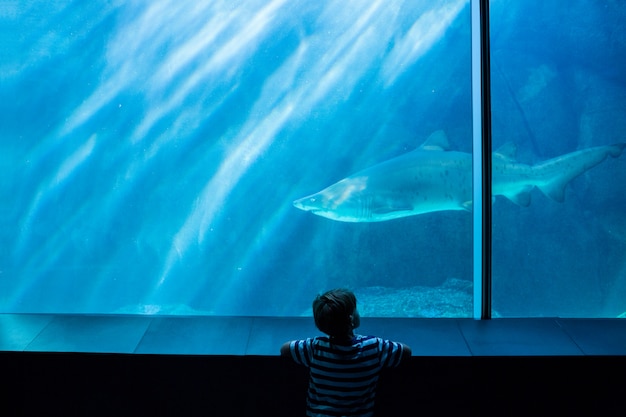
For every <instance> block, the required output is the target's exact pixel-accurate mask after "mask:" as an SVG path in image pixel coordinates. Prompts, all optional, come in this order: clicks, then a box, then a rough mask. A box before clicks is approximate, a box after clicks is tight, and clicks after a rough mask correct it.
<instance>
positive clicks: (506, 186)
mask: <svg viewBox="0 0 626 417" xmlns="http://www.w3.org/2000/svg"><path fill="white" fill-rule="evenodd" d="M625 147H626V143H618V144H614V145H607V146H598V147H593V148H587V149H583V150H579V151H576V152H571V153H568V154H565V155H562V156H559V157H556V158H552V159H549V160H547V161H544V162H541V163H538V164H535V165H527V164H521V163H519V162H517V161H516V159H515V147H514V146H513V145H512V144H508V145H505V146H504V147H502V148H500V149H499V150H498V151H496V152H494V154H493V159H492V195H493V196H494V197H495V196H497V195H502V196H505V197H506V198H508V199H509V200H511V201H513V202H515V203H517V204H519V205H522V206H528V205H529V204H530V191H531V190H532V189H533V188H534V187H537V188H539V189H540V190H541V191H542V192H543V193H544V194H545V195H547V196H548V197H550V198H552V199H553V200H556V201H563V198H564V191H565V186H566V185H567V184H568V183H569V182H570V181H571V180H572V179H574V178H576V177H577V176H579V175H580V174H582V173H583V172H585V171H587V170H588V169H590V168H592V167H594V166H596V165H598V164H599V163H601V162H602V161H604V160H605V159H606V158H607V157H608V156H612V157H618V156H619V155H620V154H621V153H622V151H623V149H624V148H625ZM293 205H294V206H295V207H297V208H299V209H301V210H305V211H310V212H311V213H313V214H316V215H318V216H322V217H326V218H329V219H332V220H337V221H343V222H380V221H386V220H392V219H397V218H401V217H407V216H414V215H418V214H423V213H429V212H433V211H442V210H471V208H472V156H471V154H469V153H465V152H456V151H449V150H448V141H447V138H446V136H445V134H444V133H443V132H442V131H437V132H435V133H433V134H432V135H431V136H430V137H429V138H428V139H427V140H426V142H425V143H424V144H423V145H422V146H421V147H419V148H418V149H416V150H414V151H412V152H409V153H406V154H404V155H400V156H398V157H396V158H393V159H389V160H387V161H384V162H381V163H379V164H377V165H374V166H372V167H370V168H367V169H365V170H363V171H359V172H357V173H355V174H353V175H351V176H349V177H347V178H344V179H342V180H341V181H339V182H337V183H335V184H333V185H331V186H329V187H327V188H325V189H323V190H322V191H320V192H318V193H315V194H312V195H310V196H307V197H303V198H300V199H298V200H296V201H294V202H293Z"/></svg>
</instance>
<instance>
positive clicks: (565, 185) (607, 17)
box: [490, 0, 626, 317]
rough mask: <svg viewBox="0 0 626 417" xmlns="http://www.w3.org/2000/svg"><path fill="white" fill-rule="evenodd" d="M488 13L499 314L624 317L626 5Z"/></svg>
mask: <svg viewBox="0 0 626 417" xmlns="http://www.w3.org/2000/svg"><path fill="white" fill-rule="evenodd" d="M490 12H491V79H492V108H493V147H494V150H496V156H494V159H493V188H494V194H496V195H499V196H498V197H496V201H495V205H494V212H493V310H494V314H493V315H494V317H497V316H504V317H511V316H563V317H616V316H619V315H621V314H623V313H624V311H626V256H625V254H626V216H624V207H626V193H625V192H624V190H625V188H624V187H625V186H626V157H625V156H624V155H622V156H621V158H620V157H619V155H620V153H623V152H622V150H623V148H624V142H625V141H626V139H625V136H624V134H625V133H626V117H624V114H626V113H625V112H626V82H625V81H626V58H625V57H626V30H625V29H626V3H624V2H619V1H602V2H599V1H592V0H589V1H577V2H569V3H568V4H567V7H564V6H563V3H562V2H559V1H544V0H533V1H513V0H511V1H505V0H500V1H493V2H491V10H490ZM507 144H512V145H507ZM614 144H617V145H614ZM515 148H517V152H515ZM502 196H504V197H502ZM531 200H532V203H531Z"/></svg>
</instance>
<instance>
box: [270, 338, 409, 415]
mask: <svg viewBox="0 0 626 417" xmlns="http://www.w3.org/2000/svg"><path fill="white" fill-rule="evenodd" d="M406 350H408V347H406V346H405V345H403V344H401V343H397V342H392V341H389V340H383V339H381V338H379V337H374V336H361V335H354V336H353V337H352V338H351V339H347V340H345V341H343V342H338V341H337V340H334V339H333V338H329V337H326V336H323V337H316V338H308V339H304V340H294V341H291V342H289V343H288V344H286V345H285V347H284V349H283V350H282V354H283V355H285V356H291V358H292V359H293V360H294V361H295V362H296V363H299V364H301V365H304V366H306V367H308V368H309V369H310V378H309V389H308V393H307V416H372V415H373V413H374V397H375V393H376V385H377V383H378V377H379V375H380V371H381V370H382V369H384V368H392V367H396V366H398V364H400V362H401V360H402V358H403V356H406V355H407V353H408V354H409V355H410V350H409V351H408V352H407V351H406Z"/></svg>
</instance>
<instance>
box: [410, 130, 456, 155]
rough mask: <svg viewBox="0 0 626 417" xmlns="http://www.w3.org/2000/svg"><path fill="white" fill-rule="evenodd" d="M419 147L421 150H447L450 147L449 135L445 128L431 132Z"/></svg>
mask: <svg viewBox="0 0 626 417" xmlns="http://www.w3.org/2000/svg"><path fill="white" fill-rule="evenodd" d="M418 149H419V150H421V151H447V150H448V149H450V143H449V142H448V136H446V133H445V132H444V131H443V130H437V131H435V132H433V133H431V134H430V136H429V137H428V139H426V141H425V142H424V143H422V146H420V147H419V148H418Z"/></svg>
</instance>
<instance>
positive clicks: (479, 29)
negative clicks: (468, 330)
mask: <svg viewBox="0 0 626 417" xmlns="http://www.w3.org/2000/svg"><path fill="white" fill-rule="evenodd" d="M470 7H471V13H470V14H471V31H472V119H473V121H472V137H473V144H472V185H473V190H472V194H473V196H472V201H473V204H472V205H473V236H474V237H473V250H474V259H473V275H474V318H475V319H483V320H485V319H490V318H491V209H492V207H491V199H492V196H491V73H490V63H489V53H490V49H489V0H471V3H470Z"/></svg>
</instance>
